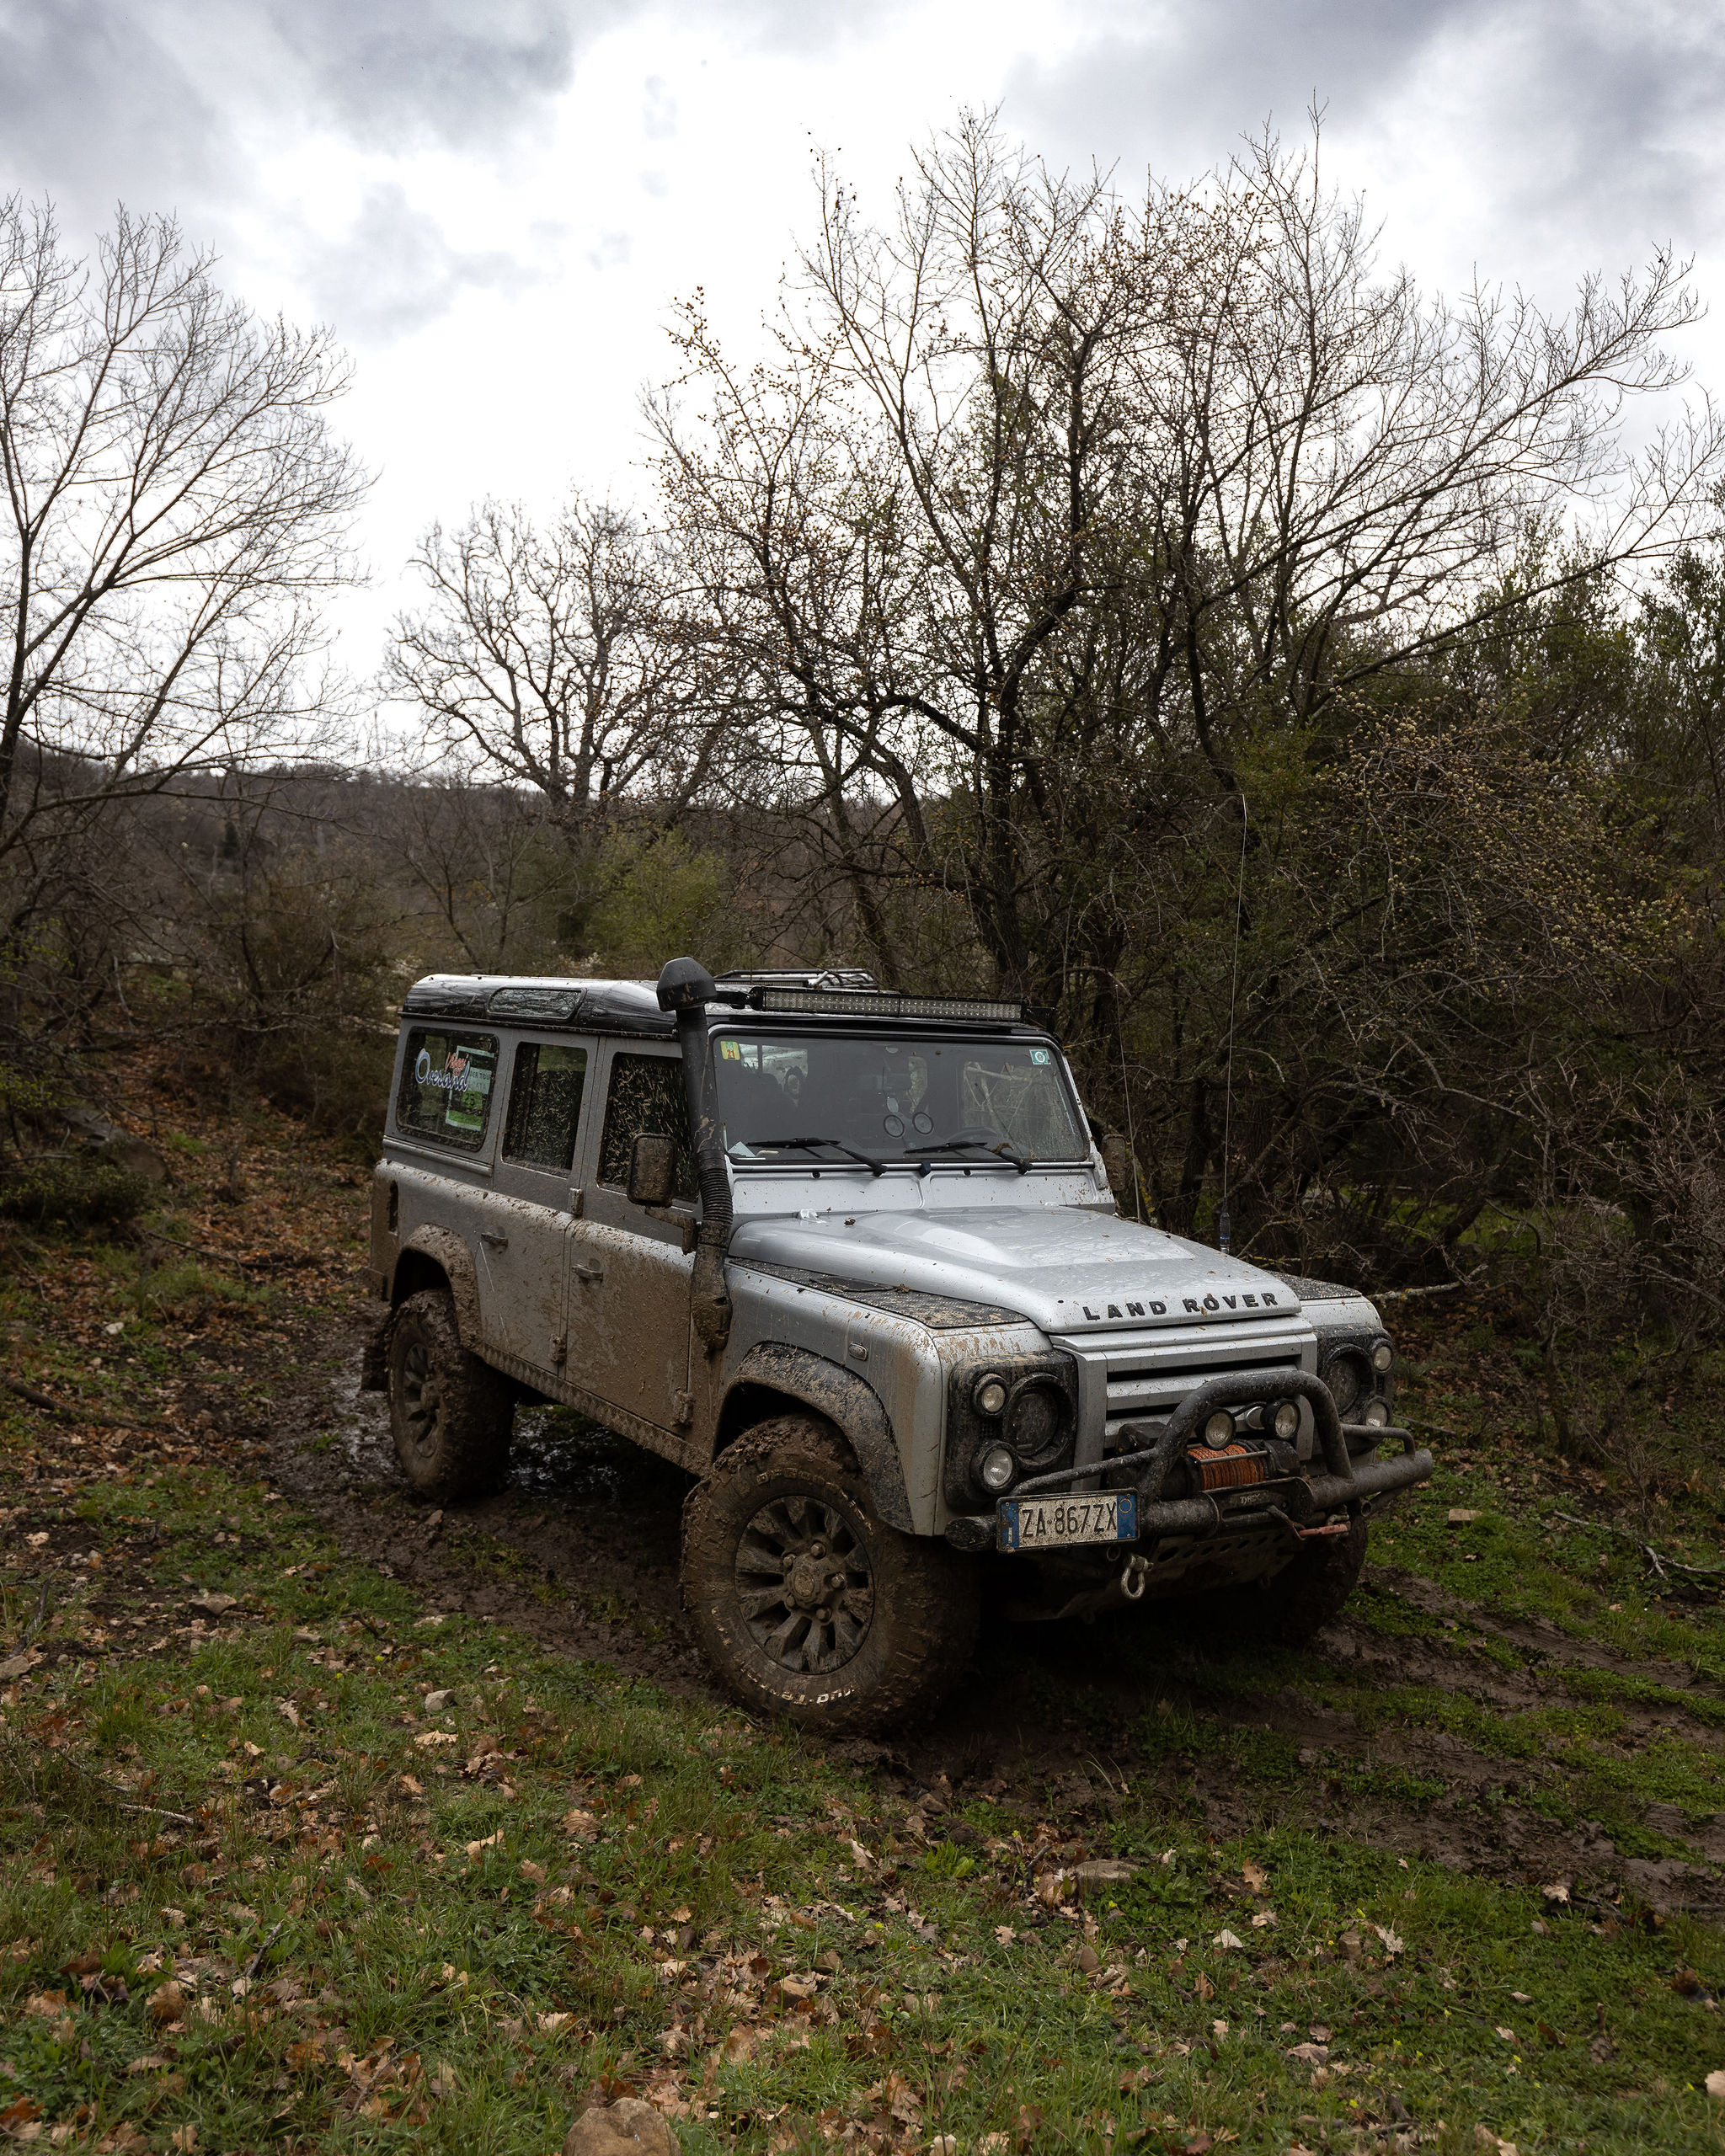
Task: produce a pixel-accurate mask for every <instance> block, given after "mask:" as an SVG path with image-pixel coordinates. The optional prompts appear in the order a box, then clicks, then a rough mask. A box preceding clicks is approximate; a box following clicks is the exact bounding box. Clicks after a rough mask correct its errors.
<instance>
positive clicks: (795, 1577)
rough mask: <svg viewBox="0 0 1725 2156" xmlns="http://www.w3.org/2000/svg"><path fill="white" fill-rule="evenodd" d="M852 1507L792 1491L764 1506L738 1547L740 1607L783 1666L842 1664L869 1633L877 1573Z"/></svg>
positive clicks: (821, 1669) (754, 1635)
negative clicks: (869, 1557) (873, 1568)
mask: <svg viewBox="0 0 1725 2156" xmlns="http://www.w3.org/2000/svg"><path fill="white" fill-rule="evenodd" d="M849 1513H850V1508H849V1507H848V1506H846V1507H843V1508H841V1507H840V1506H839V1505H837V1504H833V1503H827V1502H822V1500H821V1499H820V1498H819V1497H804V1496H801V1495H797V1494H793V1495H789V1496H786V1497H775V1498H773V1499H772V1502H770V1503H767V1504H765V1505H763V1506H762V1507H761V1509H760V1511H759V1512H758V1513H756V1515H755V1517H754V1518H753V1519H751V1520H750V1523H749V1525H748V1527H747V1529H745V1532H744V1534H743V1538H742V1540H741V1541H740V1543H739V1544H738V1545H737V1561H736V1582H737V1598H738V1603H739V1606H740V1608H741V1609H742V1612H743V1621H744V1623H745V1625H747V1626H748V1628H749V1635H750V1638H751V1639H752V1640H753V1641H755V1644H756V1646H758V1647H759V1648H760V1650H761V1652H762V1653H763V1654H764V1655H765V1656H766V1657H767V1659H768V1660H769V1661H771V1662H777V1664H778V1666H779V1667H780V1668H782V1669H788V1670H793V1671H797V1672H805V1671H806V1672H807V1673H809V1674H811V1675H814V1674H817V1673H826V1672H828V1671H830V1670H835V1669H840V1668H843V1666H844V1665H845V1663H846V1662H849V1661H850V1660H851V1658H852V1656H853V1655H855V1654H856V1653H857V1650H858V1649H859V1648H860V1647H861V1646H862V1645H863V1641H864V1640H866V1639H867V1638H868V1628H869V1625H870V1624H871V1623H872V1621H873V1616H874V1576H873V1570H872V1568H871V1566H870V1565H869V1561H868V1543H867V1541H866V1540H865V1539H864V1536H865V1534H866V1529H864V1528H863V1523H862V1522H861V1521H860V1520H858V1519H857V1518H854V1516H852V1517H847V1514H849Z"/></svg>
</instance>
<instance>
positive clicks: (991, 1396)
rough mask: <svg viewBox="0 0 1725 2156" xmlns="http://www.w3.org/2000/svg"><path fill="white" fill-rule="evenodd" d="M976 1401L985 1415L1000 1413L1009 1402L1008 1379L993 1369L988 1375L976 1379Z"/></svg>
mask: <svg viewBox="0 0 1725 2156" xmlns="http://www.w3.org/2000/svg"><path fill="white" fill-rule="evenodd" d="M975 1401H976V1405H977V1407H978V1409H979V1411H980V1412H981V1413H983V1414H984V1415H998V1414H999V1413H1000V1412H1001V1408H1003V1407H1004V1406H1006V1404H1007V1381H1006V1380H1005V1379H1004V1378H999V1377H996V1375H995V1374H994V1372H993V1371H992V1370H991V1371H990V1372H989V1373H988V1374H987V1376H986V1377H981V1378H978V1380H976V1392H975Z"/></svg>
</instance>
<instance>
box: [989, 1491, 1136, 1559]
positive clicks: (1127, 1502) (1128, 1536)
mask: <svg viewBox="0 0 1725 2156" xmlns="http://www.w3.org/2000/svg"><path fill="white" fill-rule="evenodd" d="M999 1512H1000V1527H999V1530H998V1534H997V1545H998V1547H999V1548H1001V1549H1002V1550H1051V1549H1054V1548H1056V1547H1065V1546H1068V1545H1071V1544H1072V1543H1074V1542H1135V1541H1136V1540H1138V1493H1137V1492H1136V1491H1135V1490H1110V1491H1108V1492H1105V1493H1102V1494H1098V1495H1097V1496H1095V1497H1060V1496H1058V1495H1056V1496H1052V1497H1002V1498H1001V1501H1000V1505H999Z"/></svg>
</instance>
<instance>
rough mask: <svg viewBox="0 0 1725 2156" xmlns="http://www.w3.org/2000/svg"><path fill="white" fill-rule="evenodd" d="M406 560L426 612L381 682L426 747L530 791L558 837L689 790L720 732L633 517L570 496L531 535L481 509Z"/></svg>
mask: <svg viewBox="0 0 1725 2156" xmlns="http://www.w3.org/2000/svg"><path fill="white" fill-rule="evenodd" d="M414 567H415V568H418V570H419V573H420V574H421V575H422V576H423V577H424V579H425V583H426V585H427V587H428V590H429V599H428V603H427V604H426V605H425V606H424V607H423V608H422V609H420V610H419V611H418V612H416V613H413V614H407V615H403V616H401V617H400V618H399V619H398V622H397V623H396V625H395V629H394V633H393V640H392V643H391V647H390V649H389V652H388V654H387V659H386V661H385V666H384V674H383V686H384V688H385V690H386V691H387V692H388V693H390V694H393V696H398V697H399V698H401V699H403V701H405V702H409V703H410V704H411V705H413V706H414V707H416V709H417V711H418V712H419V714H421V715H422V716H423V720H424V723H425V725H426V727H427V728H428V730H429V734H430V743H431V745H432V747H433V749H434V750H435V751H436V752H438V753H439V754H441V755H447V756H449V757H451V758H452V759H453V760H454V763H455V765H456V766H457V768H459V769H462V770H465V771H471V772H473V773H474V774H475V775H476V776H479V777H480V778H482V779H483V781H484V782H487V783H490V784H496V783H498V782H502V783H505V784H507V785H512V786H525V787H531V788H532V789H533V790H534V792H536V793H537V794H539V795H540V796H542V798H543V799H544V800H545V802H546V803H548V804H549V805H550V807H551V809H552V811H553V814H554V815H555V816H556V817H557V818H558V819H559V820H560V821H561V823H562V824H563V825H564V827H565V828H566V829H568V830H570V831H571V832H574V831H579V830H583V829H585V827H586V826H587V825H590V824H591V823H593V822H594V821H595V819H601V818H602V817H603V816H604V815H606V814H608V813H610V812H612V811H615V810H616V809H618V808H619V807H620V806H622V804H624V803H630V802H633V803H637V804H650V805H651V808H652V809H653V810H654V812H655V813H657V814H660V815H664V816H675V815H676V814H677V813H678V812H679V811H681V809H684V808H686V806H687V805H688V803H690V802H691V801H692V799H694V798H696V797H697V795H698V793H699V792H700V791H701V789H702V786H703V785H704V784H705V783H706V782H707V780H708V776H709V775H710V771H711V768H712V764H713V756H714V755H715V753H716V751H717V750H718V745H719V742H720V739H721V736H722V733H723V722H722V719H720V718H718V717H716V716H715V714H714V713H713V710H712V709H711V707H710V700H709V696H708V693H707V691H708V680H707V675H706V673H705V671H704V670H703V666H702V659H701V653H700V648H699V646H698V645H697V644H695V643H692V641H691V639H690V638H688V637H687V635H686V633H685V632H684V629H683V625H682V622H681V619H680V616H679V610H678V605H677V600H676V587H675V584H674V582H673V579H672V577H671V574H670V563H669V561H668V559H667V558H666V556H665V551H664V549H663V548H662V547H660V545H659V544H658V543H657V542H655V541H654V538H653V536H651V535H650V534H649V533H647V532H645V531H643V530H642V528H641V526H639V525H638V522H637V521H636V520H634V519H633V517H630V516H628V515H624V514H622V512H621V511H619V510H615V509H612V508H611V507H610V506H609V505H608V504H600V505H597V506H595V505H592V504H587V503H585V502H583V501H582V500H581V499H580V498H579V496H571V498H570V499H569V502H568V503H567V504H566V505H565V507H564V508H563V510H562V511H561V513H560V514H559V515H558V516H557V517H556V518H555V519H554V520H553V522H552V523H551V525H550V526H549V527H548V528H547V529H546V530H543V531H542V530H540V529H539V528H538V527H537V526H536V525H535V524H534V522H533V521H532V520H531V518H530V517H529V515H527V513H526V510H524V509H522V508H521V506H520V505H519V504H514V505H506V504H500V503H497V502H487V503H485V504H483V505H482V506H481V507H480V508H478V509H477V510H475V511H474V512H473V515H471V516H470V517H469V518H468V520H467V522H466V523H465V524H464V525H463V526H462V527H461V528H460V529H459V530H458V531H455V532H454V533H452V534H451V533H446V532H445V531H444V530H443V528H442V526H433V527H432V529H431V530H430V531H429V532H428V533H427V534H426V536H425V540H424V542H423V543H422V545H421V547H420V548H419V552H418V553H417V554H416V555H415V556H414Z"/></svg>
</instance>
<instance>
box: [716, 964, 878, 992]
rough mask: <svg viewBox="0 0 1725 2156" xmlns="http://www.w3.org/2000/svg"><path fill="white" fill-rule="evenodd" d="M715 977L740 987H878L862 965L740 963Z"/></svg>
mask: <svg viewBox="0 0 1725 2156" xmlns="http://www.w3.org/2000/svg"><path fill="white" fill-rule="evenodd" d="M713 979H714V980H715V981H718V982H719V983H725V982H734V984H735V985H737V986H738V987H740V988H757V987H758V988H874V987H877V986H878V985H879V984H878V983H877V981H876V980H875V978H874V975H873V974H871V973H869V972H868V971H867V970H866V969H864V968H863V967H862V966H820V967H816V968H814V969H813V970H811V969H809V968H808V967H806V966H740V967H739V968H738V969H736V971H735V972H734V973H728V974H714V975H713Z"/></svg>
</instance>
